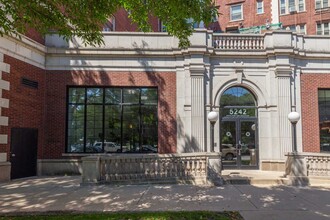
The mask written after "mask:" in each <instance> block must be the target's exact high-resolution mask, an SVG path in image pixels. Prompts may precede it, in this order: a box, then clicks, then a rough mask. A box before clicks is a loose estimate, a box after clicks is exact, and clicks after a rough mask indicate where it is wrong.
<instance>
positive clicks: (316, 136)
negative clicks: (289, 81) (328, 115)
mask: <svg viewBox="0 0 330 220" xmlns="http://www.w3.org/2000/svg"><path fill="white" fill-rule="evenodd" d="M322 88H327V89H330V73H329V74H302V75H301V104H302V110H301V111H302V112H301V114H302V138H303V143H302V144H303V151H305V152H320V132H319V109H318V89H322Z"/></svg>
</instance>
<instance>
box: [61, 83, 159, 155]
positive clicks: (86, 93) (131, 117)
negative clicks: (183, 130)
mask: <svg viewBox="0 0 330 220" xmlns="http://www.w3.org/2000/svg"><path fill="white" fill-rule="evenodd" d="M68 96H69V99H68V122H67V123H68V130H67V134H68V142H67V146H68V148H67V151H68V152H100V151H102V150H103V148H102V146H115V147H116V151H115V152H118V151H121V152H157V142H158V128H157V127H158V123H157V105H158V93H157V89H156V88H69V94H68ZM102 143H104V145H102ZM78 146H79V147H78ZM78 148H79V149H78ZM77 149H78V150H77ZM104 149H105V148H104ZM145 149H147V150H145Z"/></svg>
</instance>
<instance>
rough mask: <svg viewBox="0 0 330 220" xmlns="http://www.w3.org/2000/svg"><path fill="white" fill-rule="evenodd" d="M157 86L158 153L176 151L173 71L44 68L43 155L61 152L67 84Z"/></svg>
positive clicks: (51, 157)
mask: <svg viewBox="0 0 330 220" xmlns="http://www.w3.org/2000/svg"><path fill="white" fill-rule="evenodd" d="M76 85H81V86H133V87H134V86H136V87H138V86H139V87H140V86H157V87H158V93H159V101H158V147H159V153H175V152H176V75H175V73H173V72H164V73H153V72H147V73H145V72H134V73H132V72H105V71H101V72H97V71H47V97H46V100H47V102H46V112H47V113H46V115H47V116H46V121H45V132H46V140H45V145H44V149H43V158H44V159H53V158H61V156H62V153H64V152H65V135H66V134H65V132H66V120H65V118H66V92H67V87H68V86H76Z"/></svg>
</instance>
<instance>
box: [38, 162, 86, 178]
mask: <svg viewBox="0 0 330 220" xmlns="http://www.w3.org/2000/svg"><path fill="white" fill-rule="evenodd" d="M81 173H82V168H81V160H80V159H40V160H38V176H54V175H80V174H81Z"/></svg>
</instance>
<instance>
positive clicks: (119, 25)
mask: <svg viewBox="0 0 330 220" xmlns="http://www.w3.org/2000/svg"><path fill="white" fill-rule="evenodd" d="M114 17H115V31H138V30H139V29H138V27H137V25H136V24H132V21H131V19H129V18H128V14H127V12H126V11H125V10H124V9H119V10H118V11H117V12H116V13H115V14H114ZM149 19H150V20H149V21H150V25H151V30H152V31H154V32H158V31H159V27H158V18H156V17H154V16H150V18H149Z"/></svg>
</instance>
